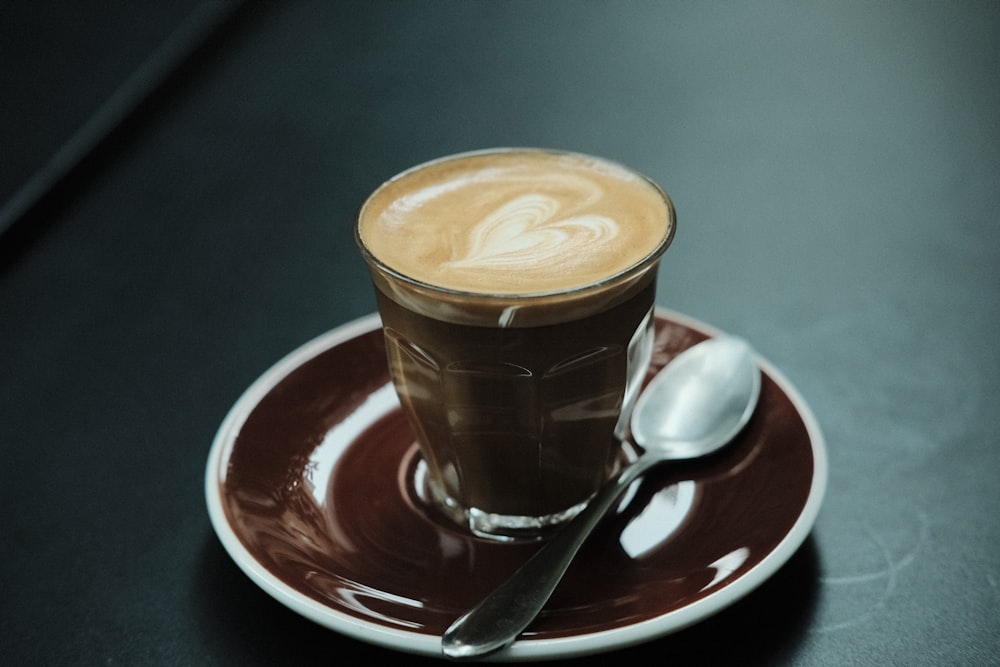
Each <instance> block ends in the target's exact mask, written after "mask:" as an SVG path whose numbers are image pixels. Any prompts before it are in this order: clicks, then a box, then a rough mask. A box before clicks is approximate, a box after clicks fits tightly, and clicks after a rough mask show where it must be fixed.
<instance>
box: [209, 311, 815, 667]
mask: <svg viewBox="0 0 1000 667" xmlns="http://www.w3.org/2000/svg"><path fill="white" fill-rule="evenodd" d="M717 333H718V332H717V331H716V330H714V329H712V328H711V327H709V326H707V325H705V324H703V323H701V322H698V321H696V320H693V319H691V318H688V317H686V316H683V315H680V314H678V313H674V312H671V311H668V310H664V309H657V312H656V342H655V351H654V357H653V364H652V367H651V369H650V375H649V376H650V377H651V376H652V374H653V373H655V371H657V370H658V369H659V368H661V367H662V366H663V365H664V364H666V363H667V362H668V361H669V360H670V359H671V358H672V357H674V356H675V355H676V354H677V353H678V352H680V351H682V350H684V349H686V348H687V347H690V346H691V345H693V344H695V343H697V342H699V341H700V340H703V339H705V338H706V337H709V336H712V335H715V334H717ZM757 361H758V363H759V364H760V367H761V369H762V371H763V378H762V379H763V382H762V387H761V396H760V403H759V405H758V407H757V410H756V412H755V413H754V416H753V417H752V418H751V420H750V423H749V424H748V425H747V427H746V428H745V429H744V431H743V432H742V433H741V434H740V435H739V436H738V437H737V438H736V439H735V440H734V441H733V442H732V443H731V444H730V445H729V446H727V447H726V448H724V449H723V450H722V451H721V452H719V453H717V454H714V455H712V456H710V457H707V458H705V459H701V460H698V461H690V462H684V463H674V464H668V465H664V466H660V467H659V468H657V469H655V470H653V471H651V472H650V473H647V474H646V475H645V476H644V477H643V478H642V479H641V480H639V481H637V482H635V483H634V484H633V485H632V486H631V487H630V488H629V489H628V491H626V493H625V495H624V496H623V498H622V499H621V500H620V502H619V503H618V505H617V507H616V510H615V511H614V512H613V513H611V514H609V515H608V516H607V517H605V519H604V521H602V523H601V524H600V525H599V526H598V528H597V529H596V530H595V532H594V534H593V535H592V536H591V537H590V539H589V540H588V541H587V543H586V544H585V545H584V546H583V548H582V549H581V550H580V553H579V555H578V556H577V558H576V560H575V561H574V562H573V564H572V565H571V566H570V569H569V571H568V572H567V573H566V576H565V578H564V579H563V581H562V582H561V584H560V585H559V587H558V588H557V589H556V591H555V593H554V594H553V595H552V597H551V599H550V600H549V602H548V604H547V605H546V607H545V609H544V610H543V611H542V613H541V614H540V615H539V617H538V618H537V619H536V620H535V622H534V623H533V624H532V625H531V626H530V627H529V629H528V630H527V631H526V632H525V633H524V634H523V635H522V637H521V638H520V639H519V640H518V641H517V642H515V643H514V644H513V645H512V646H510V647H509V648H507V649H505V650H504V651H502V652H501V653H498V654H496V656H494V659H496V660H504V661H518V660H529V659H547V658H566V657H572V656H577V655H585V654H592V653H599V652H602V651H609V650H613V649H618V648H623V647H625V646H629V645H632V644H636V643H639V642H643V641H647V640H650V639H653V638H656V637H659V636H662V635H665V634H668V633H670V632H674V631H676V630H680V629H682V628H684V627H687V626H689V625H692V624H694V623H697V622H698V621H701V620H703V619H705V618H707V617H709V616H711V615H713V614H715V613H717V612H719V611H720V610H722V609H723V608H725V607H727V606H729V605H730V604H732V603H734V602H736V601H737V600H739V599H740V598H742V597H744V596H745V595H747V594H748V593H749V592H750V591H752V590H753V589H755V588H756V587H757V586H759V585H760V584H761V583H763V582H764V581H765V580H767V579H768V578H769V577H770V576H771V575H772V574H774V573H775V572H776V571H777V570H778V568H780V567H781V566H782V565H783V564H784V563H785V562H786V561H787V560H788V559H789V558H790V557H791V556H792V554H794V553H795V551H796V550H797V549H798V547H799V546H800V545H801V544H802V542H803V541H804V540H805V538H806V536H807V535H808V533H809V531H810V530H811V529H812V526H813V523H814V521H815V519H816V515H817V512H818V511H819V507H820V503H821V502H822V498H823V494H824V491H825V487H826V479H827V462H826V450H825V445H824V442H823V437H822V434H821V432H820V429H819V426H818V424H817V423H816V420H815V419H814V417H813V416H812V413H811V411H810V410H809V408H808V406H807V405H806V404H805V402H804V401H803V400H802V398H801V396H800V395H799V394H798V392H797V391H796V390H795V388H794V387H792V385H791V384H790V383H789V382H788V380H787V379H785V378H784V377H783V376H782V375H781V374H780V373H779V372H778V371H777V369H775V368H774V367H773V366H772V365H771V364H770V363H769V362H767V361H766V360H765V359H762V358H759V357H758V358H757ZM624 446H625V447H628V445H624ZM627 453H628V452H626V454H627ZM422 469H423V464H422V462H421V459H420V455H419V450H418V449H417V446H416V444H415V443H414V440H413V436H412V433H411V432H410V430H409V427H408V425H407V423H406V420H405V418H404V417H403V415H402V413H401V412H400V409H399V403H398V401H397V399H396V395H395V393H394V391H393V388H392V384H391V381H390V379H389V374H388V369H387V366H386V360H385V348H384V344H383V337H382V333H381V330H380V322H379V319H378V316H377V315H370V316H367V317H364V318H362V319H359V320H356V321H354V322H351V323H349V324H346V325H344V326H342V327H339V328H337V329H334V330H333V331H330V332H328V333H326V334H324V335H322V336H319V337H318V338H316V339H314V340H312V341H311V342H309V343H307V344H305V345H303V346H302V347H300V348H299V349H297V350H295V351H294V352H292V353H290V354H289V355H288V356H286V357H285V358H284V359H282V360H281V361H279V362H278V363H277V364H276V365H275V366H273V367H272V368H271V369H270V370H268V371H267V372H266V373H264V374H263V375H262V376H261V377H260V378H259V379H258V380H257V381H256V382H255V383H254V384H253V385H251V386H250V387H249V388H248V389H247V390H246V392H245V393H244V394H243V396H242V397H240V398H239V400H238V401H237V402H236V404H235V405H234V406H233V408H232V409H231V411H230V412H229V414H228V415H227V416H226V418H225V420H224V421H223V422H222V424H221V426H220V428H219V431H218V433H217V435H216V437H215V441H214V442H213V444H212V448H211V452H210V455H209V459H208V464H207V468H206V475H205V491H206V498H207V502H208V510H209V516H210V518H211V521H212V525H213V527H214V528H215V531H216V533H217V534H218V536H219V539H220V540H221V542H222V544H223V546H224V547H225V549H226V550H227V551H228V553H229V554H230V556H231V557H232V558H233V560H234V561H235V562H236V563H237V565H238V566H239V567H240V568H241V569H242V570H243V571H244V572H245V573H246V574H247V576H249V577H250V579H252V580H253V581H254V582H255V583H256V584H257V585H259V586H260V587H261V588H262V589H264V591H266V592H267V593H268V594H269V595H271V596H272V597H274V598H275V599H276V600H278V601H279V602H281V603H282V604H284V605H286V606H287V607H289V608H291V609H292V610H294V611H296V612H298V613H299V614H301V615H302V616H305V617H306V618H309V619H311V620H313V621H315V622H316V623H319V624H321V625H323V626H326V627H328V628H331V629H333V630H335V631H337V632H340V633H342V634H344V635H347V636H350V637H353V638H355V639H358V640H361V641H364V642H369V643H371V644H375V645H378V646H382V647H385V648H391V649H395V650H398V651H403V652H407V653H413V654H419V655H427V656H441V648H440V637H441V634H442V633H443V632H444V630H445V629H446V628H447V627H448V626H449V625H450V624H451V622H452V621H453V620H454V619H455V618H457V617H458V616H460V615H461V614H462V613H464V612H465V611H467V610H468V609H469V608H470V607H472V606H473V605H474V604H475V603H477V602H478V601H479V600H480V599H481V598H482V597H483V596H484V595H485V594H486V593H488V592H489V591H490V590H492V589H493V588H494V587H496V586H497V585H499V584H500V583H501V582H502V581H503V580H504V579H505V578H506V577H507V576H508V575H509V574H510V573H511V572H513V571H514V570H515V569H517V567H518V566H519V565H520V564H521V563H523V562H524V561H525V560H526V559H527V558H529V557H530V556H531V554H532V553H533V552H534V551H535V550H537V548H538V546H539V544H538V543H537V542H511V543H501V542H494V541H490V540H483V539H480V538H477V537H474V536H472V535H470V534H467V533H466V532H464V531H463V530H461V529H460V528H458V527H455V526H454V525H452V524H450V523H449V522H448V520H447V519H445V518H443V517H440V516H438V515H437V514H436V513H435V511H434V510H433V509H431V508H430V507H428V506H427V505H426V503H424V501H423V500H422V493H421V483H420V480H421V475H422Z"/></svg>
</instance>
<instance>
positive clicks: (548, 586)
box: [441, 336, 760, 659]
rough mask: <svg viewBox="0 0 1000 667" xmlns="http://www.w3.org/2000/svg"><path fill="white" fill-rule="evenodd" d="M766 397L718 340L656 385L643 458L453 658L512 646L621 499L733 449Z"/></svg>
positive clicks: (489, 611)
mask: <svg viewBox="0 0 1000 667" xmlns="http://www.w3.org/2000/svg"><path fill="white" fill-rule="evenodd" d="M759 395H760V370H759V369H758V368H757V365H756V363H754V360H753V356H752V353H751V350H750V348H749V346H748V345H747V344H746V343H745V342H744V341H743V340H741V339H739V338H735V337H731V336H725V337H719V338H711V339H709V340H706V341H704V342H702V343H699V344H697V345H695V346H693V347H690V348H688V349H687V350H685V351H684V352H682V353H681V354H679V355H678V356H677V357H676V358H674V360H673V361H671V362H670V363H669V364H667V366H665V367H664V368H663V370H661V371H660V372H659V373H658V374H657V375H656V377H654V378H653V380H652V381H651V382H650V383H649V386H648V387H647V388H646V390H645V391H643V393H642V395H641V396H640V397H639V400H638V401H636V405H635V410H634V412H633V413H632V419H631V426H632V437H633V438H634V440H635V442H636V444H638V445H640V446H641V447H642V448H643V450H644V451H643V453H642V454H641V455H640V456H639V457H638V458H636V460H635V461H633V462H632V463H630V464H628V465H627V466H625V467H623V468H622V469H621V470H620V471H619V472H618V474H617V475H616V476H615V477H614V478H613V479H612V480H611V481H609V482H608V483H607V484H606V485H605V486H604V487H603V488H602V489H601V490H600V491H599V492H598V493H597V495H595V496H594V497H593V499H591V501H590V502H589V503H588V504H587V506H586V507H585V508H584V509H583V510H582V511H581V512H580V513H579V514H577V515H576V517H574V518H573V520H572V521H570V522H569V523H568V524H566V526H564V527H563V528H561V529H560V530H559V531H558V532H557V533H555V534H554V535H553V536H552V538H551V539H550V540H549V541H548V542H547V543H546V544H545V545H544V546H543V547H542V548H541V549H539V550H538V552H537V553H535V555H534V556H532V557H531V559H529V560H528V561H527V562H526V563H525V564H524V565H522V566H521V568H520V569H519V570H517V571H516V572H515V573H514V574H513V575H512V576H511V577H510V578H509V579H508V580H507V581H506V582H505V583H503V584H502V585H501V586H500V587H499V588H497V589H496V590H494V591H493V592H492V593H490V594H489V595H488V596H487V597H486V598H485V599H483V601H482V602H480V603H479V604H478V605H477V606H476V607H474V608H473V609H472V610H470V611H469V612H467V613H466V614H464V615H463V616H461V617H459V618H458V620H456V621H455V622H454V623H453V624H452V625H451V627H449V628H448V629H447V630H446V631H445V633H444V635H443V636H442V639H441V649H442V651H443V652H444V654H445V656H446V657H449V658H456V659H462V658H476V657H481V656H484V655H487V654H489V653H493V652H495V651H499V650H500V649H502V648H504V647H506V646H508V645H509V644H511V643H512V642H513V641H514V640H515V639H516V638H517V636H518V635H519V634H521V632H522V631H523V630H524V629H525V628H526V627H528V625H529V624H530V623H531V621H532V620H533V619H534V618H535V616H536V615H537V614H538V612H539V611H540V610H541V609H542V606H543V605H544V604H545V602H546V601H547V600H548V599H549V596H551V595H552V591H554V590H555V588H556V586H557V585H558V583H559V581H560V580H561V579H562V576H563V574H564V573H565V572H566V569H567V568H568V567H569V564H570V562H571V561H572V560H573V557H574V556H575V555H576V553H577V551H578V550H579V549H580V546H581V545H582V544H583V542H584V540H586V539H587V536H588V535H589V534H590V533H591V531H592V530H593V528H594V526H596V525H597V523H598V521H599V520H600V519H601V517H603V516H604V514H605V513H606V512H607V511H608V509H609V508H610V507H611V506H612V504H613V503H614V502H615V500H616V499H617V498H618V496H619V495H621V493H622V492H623V491H624V490H625V489H626V488H627V487H628V486H629V485H630V484H631V483H632V482H633V481H635V480H636V478H638V477H639V476H640V475H642V474H643V473H645V472H646V471H648V470H649V469H650V468H652V467H653V466H655V465H657V464H659V463H663V462H664V461H674V460H683V459H692V458H696V457H699V456H705V455H707V454H711V453H712V452H714V451H716V450H717V449H719V448H721V447H722V446H724V445H726V444H727V443H728V442H729V441H730V440H732V439H733V438H734V437H735V436H736V434H737V433H739V432H740V431H741V430H742V429H743V426H744V425H745V424H746V423H747V421H748V420H749V419H750V415H751V414H753V411H754V407H755V405H756V404H757V398H758V397H759Z"/></svg>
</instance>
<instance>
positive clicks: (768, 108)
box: [0, 1, 1000, 665]
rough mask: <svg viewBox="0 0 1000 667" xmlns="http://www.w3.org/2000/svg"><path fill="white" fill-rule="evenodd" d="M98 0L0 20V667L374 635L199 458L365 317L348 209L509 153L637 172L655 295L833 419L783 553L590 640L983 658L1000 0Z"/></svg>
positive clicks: (359, 652)
mask: <svg viewBox="0 0 1000 667" xmlns="http://www.w3.org/2000/svg"><path fill="white" fill-rule="evenodd" d="M46 4H51V5H53V6H52V7H50V8H46V6H45V5H46ZM91 4H92V5H94V6H93V7H91V8H89V9H87V10H84V9H81V8H80V7H79V6H77V5H74V8H73V9H72V11H70V10H68V9H66V8H64V7H63V6H62V5H58V8H56V6H55V5H56V3H27V2H18V3H13V8H12V9H8V10H5V14H6V16H5V20H4V22H3V25H2V27H0V42H2V44H3V46H2V47H0V48H2V49H3V51H2V55H3V62H2V63H0V71H2V76H3V77H4V78H3V87H2V99H0V109H2V114H3V115H2V117H0V118H2V121H3V122H2V124H3V127H2V128H0V132H2V134H0V142H2V146H0V153H2V156H0V163H2V164H0V167H2V169H3V171H2V172H0V173H2V182H0V187H2V195H3V201H2V202H0V203H3V204H6V206H5V208H4V209H3V210H4V217H3V219H2V220H0V222H2V223H3V226H2V228H0V231H2V232H3V238H2V240H0V248H2V253H0V258H2V262H3V263H2V265H0V453H2V466H0V469H2V473H0V474H2V481H0V507H2V508H3V515H2V516H3V518H2V538H0V577H2V578H0V591H2V593H0V647H2V648H0V654H2V655H3V662H4V663H5V664H16V665H36V664H37V665H43V664H44V665H57V664H85V665H97V664H117V665H139V664H151V665H201V664H205V665H253V664H324V663H337V662H341V661H343V660H346V659H348V657H347V656H350V659H352V660H353V659H355V658H359V659H361V660H366V661H368V660H376V659H380V658H388V659H390V660H392V659H394V658H395V657H397V655H398V654H395V653H393V652H391V651H387V650H384V649H379V648H374V647H371V646H369V645H367V644H365V643H362V642H358V641H355V640H352V639H347V638H345V637H342V636H339V635H337V634H335V633H334V632H332V631H329V630H326V629H324V628H321V627H320V626H318V625H315V624H313V623H312V622H310V621H308V620H305V619H303V618H301V617H299V616H297V615H296V614H295V613H293V612H291V611H289V610H287V609H286V608H285V607H283V606H282V605H281V604H279V603H278V602H276V601H274V600H273V599H272V598H270V597H269V596H268V595H267V594H265V593H264V592H262V591H261V590H260V589H259V588H258V587H257V586H256V585H255V584H253V583H252V582H251V581H250V580H249V579H247V578H246V577H244V575H243V574H242V573H241V572H240V571H239V569H238V568H237V567H236V566H235V565H234V563H233V562H232V560H231V559H230V558H229V556H228V555H227V554H226V552H225V551H224V549H223V547H222V546H221V545H220V542H219V540H218V539H217V537H216V535H215V534H214V532H213V530H212V528H211V526H210V524H209V519H208V515H207V512H206V508H205V500H204V493H203V474H204V468H205V462H206V457H207V454H208V449H209V446H210V444H211V442H212V438H213V436H214V434H215V431H216V429H217V427H218V426H219V423H220V422H221V420H222V419H223V417H224V416H225V414H226V412H227V411H228V409H229V407H230V406H231V405H232V404H233V402H234V401H235V400H236V399H237V397H238V396H239V395H240V394H241V393H242V391H243V390H244V389H245V388H246V387H247V386H248V385H249V384H250V383H251V382H252V381H253V380H254V379H255V378H256V377H257V376H258V375H260V374H261V373H262V372H263V371H264V370H266V369H267V368H268V367H269V366H271V364H272V363H274V362H275V361H276V360H277V359H279V358H280V357H282V356H283V355H284V354H285V353H287V352H288V351H290V350H291V349H293V348H295V347H297V346H298V345H300V344H302V343H304V342H305V341H307V340H309V339H311V338H313V337H315V336H317V335H319V334H321V333H322V332H324V331H327V330H329V329H331V328H334V327H336V326H338V325H341V324H343V323H346V322H348V321H351V320H353V319H355V318H357V317H359V316H362V315H365V314H367V313H370V312H372V311H373V310H374V300H373V297H372V293H371V287H370V284H369V282H368V278H367V275H366V272H365V268H364V266H363V263H362V261H361V260H360V258H359V257H358V254H357V252H356V250H355V247H354V244H353V240H352V232H351V229H352V221H353V216H354V213H355V211H356V209H357V207H358V206H359V204H360V203H361V201H362V200H363V199H364V197H365V196H366V194H367V193H368V192H369V191H371V190H372V188H374V187H375V186H376V185H377V184H378V183H380V182H381V181H382V180H384V179H385V178H387V177H389V176H391V175H393V174H394V173H396V172H398V171H399V170H401V169H403V168H406V167H408V166H410V165H412V164H415V163H418V162H421V161H424V160H426V159H430V158H433V157H437V156H440V155H444V154H448V153H453V152H458V151H462V150H468V149H474V148H482V147H489V146H499V145H534V146H547V147H559V148H567V149H573V150H578V151H583V152H588V153H593V154H597V155H602V156H606V157H609V158H613V159H617V160H620V161H622V162H624V163H626V164H629V165H631V166H634V167H636V168H638V169H639V170H641V171H644V172H646V173H647V174H649V175H650V176H651V177H653V178H654V179H655V180H657V181H658V182H660V183H661V184H662V185H663V186H664V188H665V189H666V190H667V191H668V192H669V193H670V194H671V195H672V197H673V199H674V201H675V204H676V206H677V209H678V215H679V225H678V233H677V237H676V240H675V242H674V244H673V246H672V247H671V249H670V250H669V252H668V255H667V257H666V259H665V263H664V265H663V268H662V271H661V277H660V283H659V296H658V302H659V303H660V304H661V305H663V306H666V307H669V308H672V309H674V310H677V311H680V312H683V313H686V314H688V315H691V316H694V317H696V318H699V319H701V320H703V321H705V322H708V323H710V324H712V325H714V326H717V327H719V328H721V329H724V330H727V331H730V332H733V333H738V334H740V335H742V336H744V337H745V338H747V339H748V340H750V341H751V342H752V343H753V344H754V346H755V347H756V348H757V349H758V350H759V351H760V352H761V353H762V354H763V355H764V356H765V357H766V358H768V359H769V360H770V361H771V362H773V363H774V364H775V365H776V366H777V367H778V368H780V369H781V370H782V371H783V372H784V374H785V375H786V376H787V377H788V378H789V380H790V381H791V382H793V383H794V384H795V386H796V387H797V388H798V389H799V391H800V392H801V393H802V395H803V396H804V397H805V399H806V401H807V402H808V403H809V404H810V406H811V407H812V409H813V411H814V412H815V415H816V417H817V419H818V421H819V423H820V425H821V427H822V429H823V432H824V434H825V436H826V440H827V446H828V450H829V463H830V477H829V487H828V491H827V495H826V499H825V503H824V505H823V508H822V510H821V512H820V515H819V518H818V521H817V523H816V525H815V528H814V530H813V532H812V534H811V536H810V537H809V539H808V540H807V541H806V543H805V544H804V546H803V547H802V549H800V550H799V552H798V553H797V554H796V555H795V556H793V557H792V558H791V560H790V561H789V562H788V563H787V565H786V566H785V567H783V568H782V569H781V570H779V571H778V573H777V574H776V575H775V576H774V577H773V578H771V579H770V580H769V581H767V582H766V583H764V584H763V585H762V586H761V587H760V588H759V589H757V590H756V591H755V592H753V593H752V594H751V595H750V596H749V597H747V598H746V599H744V600H742V601H740V602H738V603H736V604H735V605H734V606H732V607H731V608H729V609H727V610H726V611H724V612H722V613H721V614H719V615H717V616H715V617H713V618H711V619H708V620H706V621H705V622H703V623H701V624H699V625H696V626H694V627H692V628H690V629H687V630H684V631H681V632H679V633H677V634H673V635H669V636H666V637H663V638H660V639H657V640H655V641H652V642H650V643H648V644H644V645H641V646H637V647H634V648H630V649H627V650H624V651H621V652H620V653H619V654H617V655H615V656H614V657H615V658H616V659H623V660H628V661H630V662H633V661H639V660H643V659H648V660H650V661H652V660H654V659H655V660H656V661H657V662H662V661H669V662H671V663H677V664H698V663H702V662H706V663H711V664H795V665H830V664H873V665H875V664H878V665H881V664H906V665H912V664H920V663H926V664H963V665H966V664H997V661H998V656H1000V521H998V520H997V514H996V512H997V508H998V507H1000V484H998V481H997V480H998V470H1000V443H998V436H997V434H998V433H1000V410H998V409H997V405H998V404H1000V364H998V357H997V353H996V342H997V335H998V331H1000V289H998V288H1000V280H998V278H1000V269H998V264H1000V231H998V230H1000V228H998V223H1000V219H998V218H1000V215H998V211H1000V67H998V63H1000V6H998V5H997V4H996V3H987V2H967V3H933V2H885V3H882V2H878V3H876V2H871V3H863V2H847V3H824V2H807V3H801V2H788V3H713V2H706V3H695V2H677V3H667V2H663V3H655V2H625V3H610V2H546V3H529V2H498V3H486V2H451V1H436V2H426V3H418V2H415V3H409V2H365V3H361V2H356V3H355V2H345V3H326V2H289V3H277V2H272V3H264V4H247V5H241V6H236V7H235V10H234V11H230V7H228V6H222V5H215V4H205V5H202V4H199V3H196V2H188V3H183V2H182V3H162V4H164V5H167V4H169V5H170V8H169V9H167V8H165V7H161V8H159V9H153V8H152V7H151V6H147V5H149V4H150V3H144V4H143V5H141V6H139V5H135V4H132V3H117V4H116V3H91ZM157 12H159V13H157ZM420 660H423V659H417V658H414V659H413V661H414V662H419V661H420ZM590 660H591V659H583V660H580V662H583V663H587V662H589V661H590ZM592 660H593V662H594V664H604V661H605V660H606V658H593V659H592ZM429 661H430V660H428V662H429ZM633 664H634V662H633Z"/></svg>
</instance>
